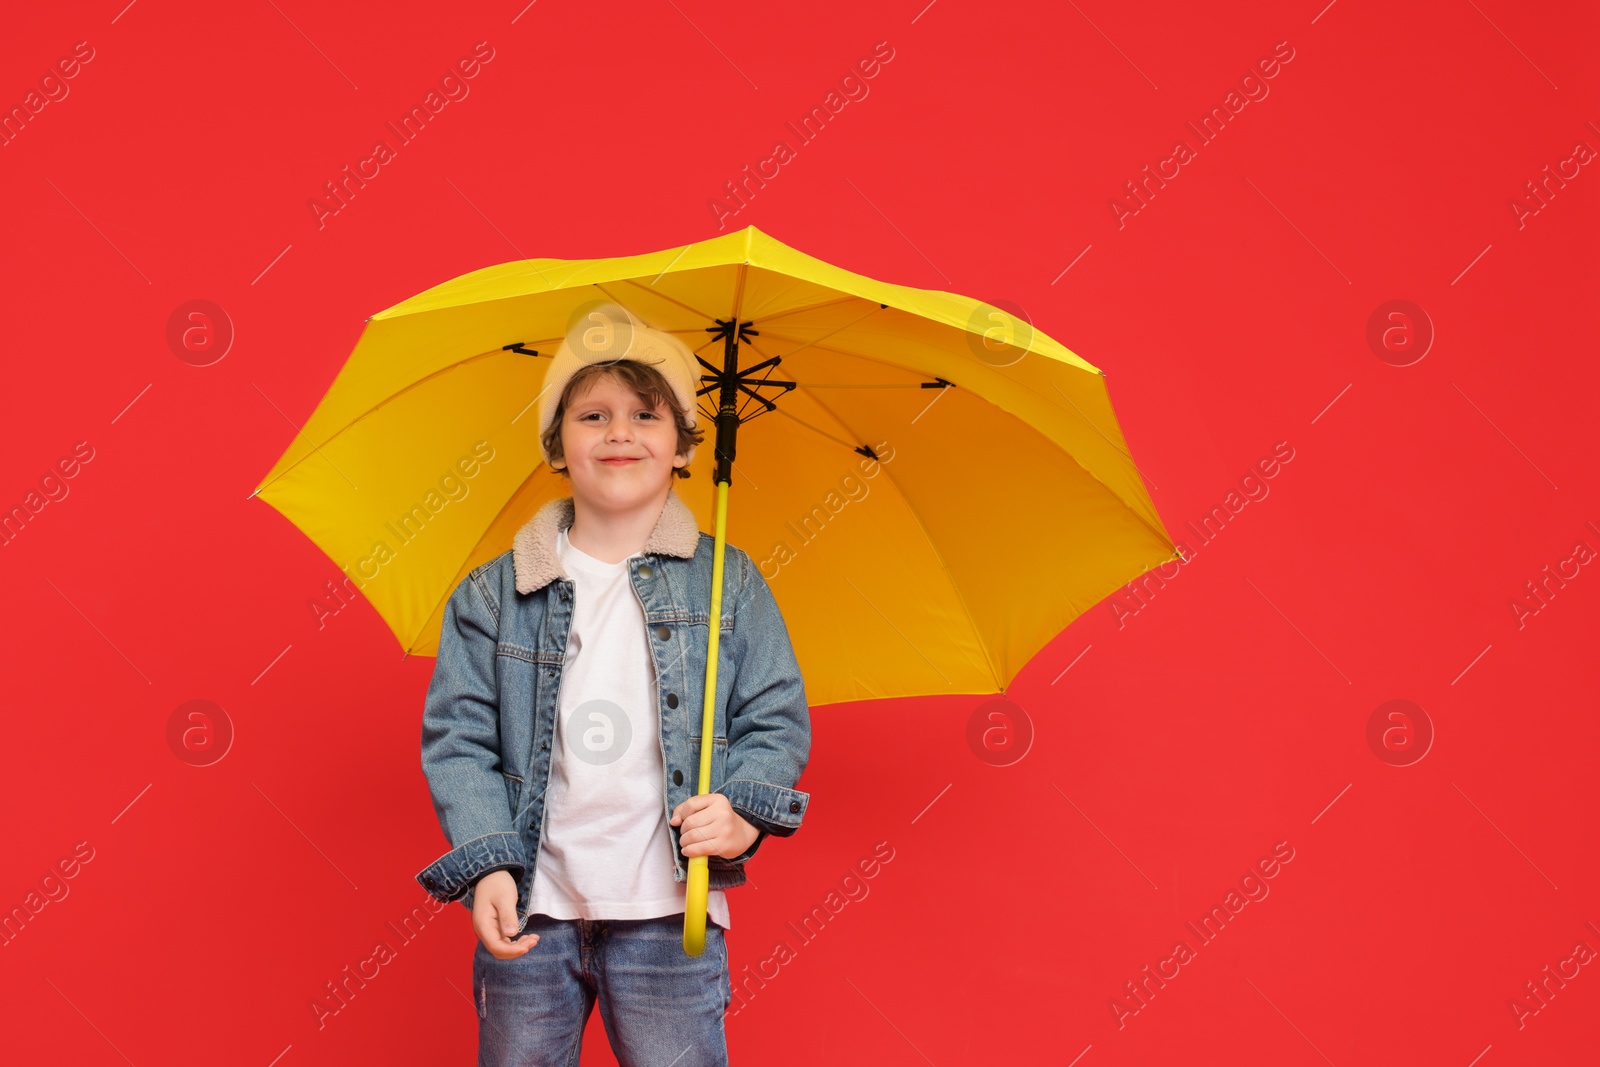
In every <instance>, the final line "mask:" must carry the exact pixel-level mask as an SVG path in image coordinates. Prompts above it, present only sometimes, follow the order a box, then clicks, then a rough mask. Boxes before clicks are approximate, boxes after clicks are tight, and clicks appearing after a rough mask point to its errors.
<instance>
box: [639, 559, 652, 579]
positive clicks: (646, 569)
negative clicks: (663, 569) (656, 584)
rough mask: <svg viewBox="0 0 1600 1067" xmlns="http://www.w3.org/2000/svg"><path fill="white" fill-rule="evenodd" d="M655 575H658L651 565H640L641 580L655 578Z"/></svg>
mask: <svg viewBox="0 0 1600 1067" xmlns="http://www.w3.org/2000/svg"><path fill="white" fill-rule="evenodd" d="M655 573H656V572H655V571H653V570H651V569H650V564H648V563H641V564H639V577H641V578H649V577H652V576H654V574H655Z"/></svg>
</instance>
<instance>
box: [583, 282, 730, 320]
mask: <svg viewBox="0 0 1600 1067" xmlns="http://www.w3.org/2000/svg"><path fill="white" fill-rule="evenodd" d="M617 280H618V281H620V282H622V283H623V284H624V285H632V286H637V287H638V288H640V289H645V290H647V291H649V293H650V294H651V295H652V296H654V297H656V298H657V299H660V300H665V301H666V302H667V303H669V304H675V305H677V306H678V307H680V308H682V309H683V310H685V311H687V312H688V313H689V314H691V315H694V316H695V317H697V318H699V319H700V320H701V321H703V322H709V321H711V320H712V319H713V318H715V316H714V315H709V314H707V313H706V312H704V311H701V310H700V309H699V308H696V307H690V306H689V305H688V304H685V303H684V302H683V301H682V300H678V299H676V298H674V297H670V296H668V295H667V294H666V293H663V292H661V291H659V290H658V289H656V288H655V287H654V286H647V285H641V284H640V283H639V282H638V280H636V279H634V278H619V279H617ZM594 287H595V288H596V289H599V290H600V291H601V292H602V293H605V294H606V295H607V296H609V297H611V299H613V300H615V301H616V302H617V303H619V304H621V305H622V306H623V307H627V306H628V302H627V301H626V300H624V299H622V298H621V297H620V296H614V295H612V294H611V293H609V292H607V291H606V289H605V287H604V286H602V285H601V284H600V283H599V282H595V283H594ZM662 332H663V333H693V332H695V331H693V330H663V331H662Z"/></svg>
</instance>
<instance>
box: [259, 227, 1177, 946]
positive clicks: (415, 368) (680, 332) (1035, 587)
mask: <svg viewBox="0 0 1600 1067" xmlns="http://www.w3.org/2000/svg"><path fill="white" fill-rule="evenodd" d="M609 301H615V302H617V303H620V304H622V305H623V306H625V307H627V308H628V309H630V310H632V311H633V312H635V313H636V314H638V315H639V316H640V318H642V319H643V320H644V321H645V322H647V323H649V324H650V325H651V326H654V327H655V328H657V329H661V330H665V331H667V332H670V333H672V334H674V335H676V336H678V337H680V338H681V339H683V340H684V341H685V342H686V343H687V344H688V345H689V347H690V348H691V349H693V350H694V351H695V352H696V354H697V355H698V356H699V357H700V359H701V363H702V365H703V368H704V369H705V370H706V371H707V373H706V374H704V375H703V376H702V381H703V382H705V383H706V385H705V386H704V388H703V389H702V390H701V393H702V395H705V396H708V397H709V398H710V401H711V409H710V410H709V411H707V410H706V409H705V408H704V407H702V411H701V415H702V418H703V419H705V420H707V421H708V423H715V424H716V427H717V430H716V448H714V449H708V448H701V449H700V450H699V451H698V453H697V455H696V458H695V462H694V464H693V469H694V470H695V473H697V474H703V475H704V476H705V477H706V481H707V482H708V483H711V487H710V488H711V491H709V492H708V493H707V495H706V496H705V497H704V498H703V499H699V500H696V499H693V498H692V494H691V497H690V498H687V499H686V500H685V502H686V503H688V504H689V505H690V507H691V508H692V509H693V510H694V511H695V513H696V515H697V516H698V517H699V519H700V521H701V525H702V528H706V527H708V526H709V528H710V529H712V530H714V531H715V535H716V550H715V554H714V557H713V558H714V564H713V572H714V580H713V585H712V601H713V602H712V605H711V611H712V613H713V617H715V615H716V613H718V612H720V608H721V605H720V603H719V601H720V598H721V593H722V570H723V546H724V543H725V542H726V541H727V540H729V539H730V537H729V531H730V530H731V532H732V536H731V540H732V541H733V542H734V543H735V544H737V545H739V547H741V548H743V549H745V550H746V551H747V552H749V553H750V555H751V557H752V558H753V559H754V560H755V561H757V562H758V563H759V564H760V566H761V569H762V574H763V576H764V577H766V579H767V580H768V582H769V584H770V585H771V586H772V588H773V592H774V594H775V595H776V596H777V598H778V600H779V602H780V604H781V607H782V611H783V615H784V620H785V622H786V623H787V625H788V629H789V633H790V636H791V639H792V641H793V644H794V648H795V655H796V658H797V659H798V660H799V662H800V664H801V667H802V673H803V675H804V679H805V687H806V692H807V694H808V697H809V698H810V700H811V702H812V704H813V705H814V706H817V705H823V704H831V703H837V702H840V701H847V700H863V699H876V698H885V697H898V696H915V695H924V694H932V693H941V694H953V693H962V694H990V693H998V692H1003V691H1004V690H1005V688H1006V686H1007V685H1009V684H1010V682H1011V680H1012V679H1013V678H1014V677H1015V676H1016V675H1017V673H1018V672H1019V671H1020V670H1021V669H1022V667H1023V666H1024V665H1025V664H1026V663H1027V662H1028V660H1029V659H1030V658H1031V657H1032V656H1033V654H1034V653H1035V652H1037V651H1038V650H1039V649H1040V648H1041V647H1043V646H1044V645H1045V644H1046V643H1047V642H1048V641H1050V640H1051V638H1053V637H1054V636H1055V635H1056V634H1057V633H1059V632H1060V631H1061V630H1062V629H1064V628H1065V627H1066V626H1067V625H1068V624H1069V623H1071V622H1072V621H1073V620H1074V619H1076V618H1077V617H1078V616H1079V615H1081V614H1083V612H1085V611H1087V610H1088V609H1089V608H1091V607H1092V606H1094V605H1095V604H1096V603H1098V602H1099V601H1100V600H1101V599H1102V598H1104V597H1105V596H1106V595H1107V594H1109V593H1110V592H1111V591H1113V590H1114V589H1116V588H1117V587H1118V586H1120V585H1123V584H1124V583H1126V582H1128V581H1131V580H1132V579H1133V578H1135V577H1137V576H1138V575H1140V574H1142V573H1144V572H1145V571H1147V570H1149V569H1150V568H1151V567H1154V566H1158V565H1160V564H1162V563H1164V562H1166V561H1168V560H1173V559H1177V558H1178V552H1177V549H1176V547H1175V546H1174V544H1173V541H1172V538H1171V537H1170V536H1169V535H1168V534H1167V532H1166V529H1165V528H1164V527H1163V525H1162V523H1161V519H1160V516H1159V515H1157V513H1156V509H1155V506H1154V504H1152V502H1151V501H1150V498H1149V496H1148V494H1147V493H1146V492H1145V489H1144V485H1143V482H1142V481H1141V479H1140V476H1139V472H1138V470H1137V468H1136V467H1135V465H1134V463H1133V460H1132V459H1131V458H1130V457H1129V455H1128V451H1127V446H1126V444H1125V442H1124V440H1123V437H1122V432H1121V430H1120V428H1119V427H1118V425H1117V420H1116V417H1115V415H1114V414H1113V412H1112V409H1111V400H1110V397H1109V395H1108V394H1107V391H1106V384H1105V376H1104V374H1103V373H1102V372H1101V371H1099V370H1098V369H1097V368H1095V367H1093V366H1091V365H1090V364H1089V363H1087V362H1085V361H1084V360H1083V359H1080V358H1079V357H1078V356H1076V355H1074V354H1073V353H1072V352H1070V351H1068V350H1067V349H1066V348H1065V347H1064V346H1063V345H1061V344H1060V343H1058V342H1056V341H1055V340H1053V339H1051V338H1049V337H1047V336H1045V335H1044V334H1043V333H1042V332H1040V331H1038V330H1035V329H1033V328H1032V327H1031V326H1030V325H1029V324H1028V323H1027V322H1025V321H1023V320H1021V319H1019V318H1017V317H1015V316H1013V315H1011V314H1009V313H1007V312H1005V311H1003V310H1001V309H999V308H996V307H994V306H992V305H990V304H987V303H984V302H982V301H979V300H974V299H972V298H970V297H965V296H958V295H956V294H954V293H946V292H940V291H932V290H926V289H914V288H911V287H909V286H902V285H894V284H891V283H888V282H881V281H877V280H875V279H872V278H866V277H863V276H861V275H859V274H852V273H851V272H849V271H846V270H842V269H840V268H838V267H835V266H832V265H831V264H828V263H824V262H822V261H821V260H818V259H814V258H812V257H811V256H808V255H805V254H804V253H802V252H798V251H796V250H795V249H793V248H790V247H789V246H787V245H785V244H783V243H782V242H780V241H778V240H776V239H774V238H772V237H770V236H768V235H767V234H765V233H762V232H761V231H760V230H758V229H756V228H755V227H754V226H751V227H747V228H746V229H744V230H742V231H738V232H734V233H729V234H726V235H723V236H721V237H715V238H712V239H711V240H707V241H700V242H696V243H694V244H690V245H684V246H682V247H679V248H669V249H665V250H663V251H660V252H652V253H648V254H645V255H638V256H622V257H617V258H612V259H592V260H559V259H531V260H521V261H516V262H511V263H502V264H500V265H498V266H494V267H487V268H484V269H483V270H477V271H473V272H471V273H469V274H464V275H462V276H460V277H458V278H453V279H451V280H450V281H447V282H444V283H442V284H440V285H436V286H434V287H433V288H431V289H428V290H426V291H425V292H422V293H419V294H417V295H416V296H414V297H412V298H411V299H409V300H406V301H403V302H402V303H399V304H396V305H395V306H394V307H391V308H389V309H387V310H385V311H381V312H379V313H378V314H376V315H374V316H372V317H371V318H370V319H369V320H367V326H366V329H365V330H364V331H363V332H362V335H361V338H360V340H358V341H357V343H356V347H355V350H354V352H352V353H351V355H350V358H349V360H348V361H347V362H346V363H345V365H344V367H343V368H342V369H341V370H340V371H339V374H338V376H337V377H336V378H335V379H334V381H333V384H332V385H331V386H330V387H329V389H328V392H327V395H325V396H324V397H323V398H322V401H321V402H320V403H319V404H318V405H317V408H316V410H315V411H313V412H312V413H311V417H310V418H309V419H308V420H307V422H306V424H305V427H304V428H303V429H302V430H301V431H300V432H299V433H298V434H296V436H295V437H294V439H293V440H292V441H291V442H290V445H289V447H288V449H287V450H286V451H285V452H284V454H283V456H282V457H280V458H279V460H278V462H277V463H276V464H275V465H274V466H273V468H272V470H271V471H270V472H269V473H268V474H267V476H266V477H265V478H264V479H263V480H262V482H261V484H260V485H259V486H257V488H256V490H255V493H254V494H252V495H259V496H260V497H261V498H262V499H263V500H265V501H266V502H267V503H269V504H271V505H272V506H273V507H274V508H276V509H277V510H278V511H279V512H281V513H282V514H283V515H284V517H286V518H287V519H289V520H290V521H291V522H292V523H294V524H295V525H296V526H297V527H299V528H300V529H301V530H302V531H303V532H304V533H305V534H306V535H307V536H308V537H310V538H311V539H312V540H313V541H314V542H315V543H316V544H317V545H318V547H320V548H321V549H322V550H323V551H324V552H325V553H327V554H328V556H329V557H330V558H331V559H333V560H334V562H335V563H337V564H338V565H339V566H340V567H341V568H342V569H343V570H344V572H345V573H346V575H347V576H348V577H349V579H350V581H351V582H352V583H353V584H355V585H356V586H357V587H358V588H359V589H360V590H361V592H362V594H363V595H364V596H365V597H366V598H367V599H368V601H369V602H371V603H372V605H373V606H374V607H375V608H376V609H377V611H378V613H379V614H380V615H381V616H382V617H383V619H384V621H385V622H387V623H388V624H389V627H390V629H391V630H392V631H393V632H394V634H395V637H396V638H397V639H398V640H399V641H400V645H401V647H402V648H403V649H404V650H406V652H407V654H412V653H415V654H419V655H435V654H436V653H437V651H438V642H439V631H440V627H441V624H442V620H443V612H444V606H445V603H446V601H447V600H448V599H449V597H450V594H451V593H452V592H453V591H454V590H455V588H456V586H457V585H458V584H459V583H460V582H461V581H462V579H464V578H465V577H466V575H467V573H468V572H469V571H471V570H472V569H473V568H475V567H477V566H478V565H479V564H482V563H484V562H487V561H488V560H490V559H493V558H494V557H495V556H497V555H499V554H500V553H502V552H504V551H506V550H507V549H508V548H509V547H510V546H511V539H512V535H513V534H514V533H515V532H516V531H517V529H518V528H519V527H521V526H522V525H523V524H524V523H525V522H527V521H528V519H529V518H531V517H532V515H533V513H534V512H535V511H536V510H538V508H539V506H540V505H541V504H543V503H545V502H546V501H547V500H549V499H551V498H552V497H555V496H564V495H567V493H568V492H569V491H570V489H569V486H568V484H567V483H566V482H565V481H564V480H563V479H561V478H560V477H559V476H558V475H555V474H553V473H551V472H550V471H549V470H548V469H546V468H545V466H544V463H543V455H542V452H541V450H540V447H539V441H538V415H537V407H536V405H535V401H536V399H537V398H538V396H539V394H540V390H541V388H542V385H543V378H544V371H545V367H546V366H547V365H548V364H547V361H546V359H545V358H544V357H548V356H550V355H552V354H553V353H554V351H555V349H556V346H557V345H558V344H559V343H560V341H561V338H562V337H563V336H564V335H565V333H566V331H567V328H568V326H569V324H570V323H571V322H573V321H574V319H575V318H576V317H577V316H578V315H580V314H582V313H583V311H584V310H585V309H587V308H588V307H591V306H594V305H596V304H598V303H600V302H609ZM746 350H747V351H746ZM780 364H781V368H780ZM780 371H781V372H780ZM757 417H762V423H761V425H760V426H759V427H752V428H751V429H749V430H746V431H744V432H743V433H738V432H737V431H738V428H739V425H740V424H741V423H744V422H749V421H751V420H752V419H754V418H757ZM708 429H709V426H708ZM709 436H710V435H709V434H708V437H709ZM708 443H710V442H709V441H708ZM735 453H736V454H735ZM735 460H736V461H737V463H736V465H735ZM735 470H736V471H737V473H738V474H739V475H740V476H741V485H744V486H748V488H749V492H748V493H741V495H740V501H741V503H740V509H739V514H738V517H737V518H736V519H733V520H731V521H730V520H729V517H728V515H729V510H728V488H729V485H730V484H731V480H732V474H733V473H734V471H735ZM694 484H703V483H694ZM707 520H710V521H709V522H708V521H707ZM709 631H710V633H709V638H708V642H709V648H708V658H707V663H708V665H709V666H708V672H707V673H708V677H707V679H706V686H705V692H706V694H707V698H706V699H707V704H706V706H705V709H704V716H705V718H704V727H703V730H702V734H701V736H708V735H709V734H710V733H711V732H712V731H713V726H712V723H713V721H714V718H713V717H714V710H715V709H714V707H713V705H712V703H711V702H712V701H714V699H715V693H716V664H717V640H718V636H719V631H718V628H717V627H710V628H709ZM711 751H712V746H710V745H706V746H703V747H702V751H701V766H700V782H699V792H701V793H706V792H709V791H710V774H711V760H710V757H711ZM707 892H708V872H707V861H706V857H704V856H695V857H691V859H690V864H689V885H688V891H687V896H688V910H687V912H686V915H685V929H684V948H685V951H687V952H688V953H689V954H690V955H698V954H699V952H700V950H701V947H702V945H703V936H704V924H705V903H706V898H707Z"/></svg>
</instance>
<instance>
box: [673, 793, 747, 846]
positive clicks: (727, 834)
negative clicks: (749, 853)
mask: <svg viewBox="0 0 1600 1067" xmlns="http://www.w3.org/2000/svg"><path fill="white" fill-rule="evenodd" d="M679 823H682V824H683V825H682V828H681V829H680V830H679V831H678V841H679V843H680V846H681V847H682V850H683V854H684V855H685V856H688V857H691V858H692V857H694V856H721V857H722V858H724V859H730V860H731V859H733V858H734V857H735V856H737V855H739V854H740V853H741V852H743V851H744V850H745V849H747V848H749V847H750V846H751V845H752V844H753V843H754V842H755V839H756V838H757V837H758V836H760V833H761V831H759V830H757V829H756V828H755V827H754V826H752V825H750V824H749V823H748V822H746V821H745V820H744V818H743V817H742V816H740V815H739V813H738V812H736V811H734V810H733V806H732V805H731V804H729V803H728V798H727V797H725V796H723V795H722V794H721V793H699V794H696V795H695V796H692V797H690V798H689V799H688V800H685V801H684V802H683V803H682V804H679V805H678V806H677V807H676V808H674V809H672V825H674V826H677V825H678V824H679Z"/></svg>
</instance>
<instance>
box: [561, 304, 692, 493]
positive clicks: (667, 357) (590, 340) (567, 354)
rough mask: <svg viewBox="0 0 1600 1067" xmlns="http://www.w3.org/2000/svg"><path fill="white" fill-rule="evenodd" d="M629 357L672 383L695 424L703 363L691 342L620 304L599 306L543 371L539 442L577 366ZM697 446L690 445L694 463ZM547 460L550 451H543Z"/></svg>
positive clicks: (577, 325)
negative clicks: (700, 368) (681, 338)
mask: <svg viewBox="0 0 1600 1067" xmlns="http://www.w3.org/2000/svg"><path fill="white" fill-rule="evenodd" d="M619 359H631V360H635V361H637V362H639V363H645V364H648V365H650V366H652V367H654V368H655V369H656V370H657V371H659V372H660V373H661V376H662V377H663V378H665V379H666V380H667V384H668V385H669V386H671V388H672V392H673V395H674V396H675V397H676V398H677V402H678V407H679V408H681V409H682V410H683V411H684V412H685V413H686V415H687V420H688V423H689V426H690V427H691V428H693V427H695V426H696V425H697V422H698V420H697V419H696V417H695V415H696V397H695V393H696V392H698V391H699V388H700V371H699V363H698V362H697V361H696V360H695V358H694V353H693V352H691V351H689V346H688V345H686V344H684V343H683V342H682V341H680V340H678V339H677V338H676V337H674V336H672V335H671V334H669V333H663V332H662V331H660V330H657V329H654V328H652V327H650V326H648V325H646V323H645V321H644V320H643V319H641V318H639V316H637V315H635V314H634V313H633V312H631V311H629V310H628V309H627V308H625V307H623V306H622V305H621V304H616V303H605V304H599V305H597V306H595V307H593V308H591V309H589V311H588V312H587V313H586V314H585V315H584V316H583V317H582V318H581V319H579V320H578V321H577V322H575V323H573V325H572V328H571V329H569V330H568V331H567V335H566V337H564V338H562V340H561V344H560V346H559V347H558V348H557V349H556V353H555V356H554V358H552V359H551V361H550V368H549V369H548V370H546V371H545V375H544V391H543V392H542V393H541V394H540V396H539V440H540V442H541V445H540V447H541V448H543V441H544V435H545V434H546V433H547V432H548V431H549V429H550V426H551V424H552V423H553V422H554V421H555V417H556V405H557V404H559V403H560V402H561V394H562V393H564V392H565V391H566V388H567V382H569V381H571V380H572V376H573V375H574V374H576V373H577V372H578V371H579V370H581V369H583V368H584V367H586V366H589V365H590V364H593V363H612V362H615V361H617V360H619ZM694 453H695V446H694V445H690V446H689V453H688V458H689V460H690V461H693V459H694ZM544 461H545V463H546V464H549V462H550V452H549V450H548V449H544Z"/></svg>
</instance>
